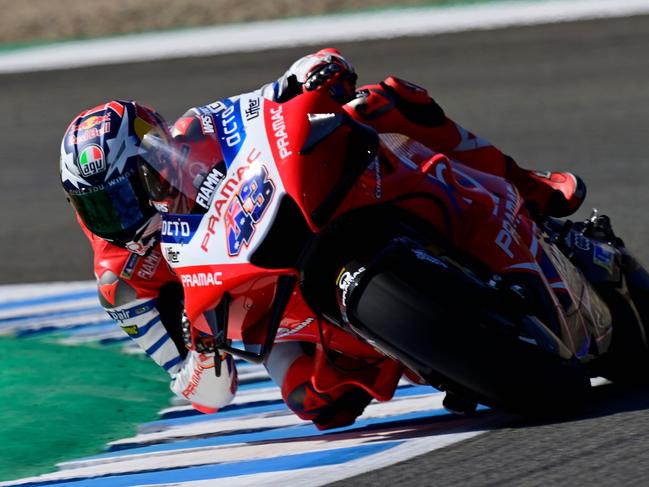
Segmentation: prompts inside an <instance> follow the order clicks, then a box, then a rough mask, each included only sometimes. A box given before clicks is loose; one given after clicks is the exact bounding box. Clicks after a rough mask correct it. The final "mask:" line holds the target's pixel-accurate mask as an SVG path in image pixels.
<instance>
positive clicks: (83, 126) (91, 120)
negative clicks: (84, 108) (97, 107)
mask: <svg viewBox="0 0 649 487" xmlns="http://www.w3.org/2000/svg"><path fill="white" fill-rule="evenodd" d="M103 123H110V112H108V113H107V114H106V115H100V116H97V115H93V116H91V117H88V118H86V119H85V120H82V121H81V122H79V125H78V126H77V130H78V131H81V130H90V129H91V128H93V127H96V126H97V125H100V124H103Z"/></svg>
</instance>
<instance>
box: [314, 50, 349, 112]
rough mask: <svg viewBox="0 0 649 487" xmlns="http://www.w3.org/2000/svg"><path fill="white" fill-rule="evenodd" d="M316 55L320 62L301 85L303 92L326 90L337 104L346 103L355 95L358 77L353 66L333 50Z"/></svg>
mask: <svg viewBox="0 0 649 487" xmlns="http://www.w3.org/2000/svg"><path fill="white" fill-rule="evenodd" d="M318 55H320V56H321V57H320V61H321V62H319V63H318V64H316V65H315V66H313V67H312V68H311V69H310V70H309V73H308V74H307V76H306V79H305V81H304V83H303V84H302V86H303V88H304V91H316V90H327V91H328V92H329V94H330V95H331V97H332V98H333V99H334V100H336V101H337V102H339V103H341V104H342V103H347V102H348V101H349V100H351V99H352V98H353V97H354V94H355V93H356V79H357V78H358V76H357V75H356V73H355V72H354V68H353V66H352V65H351V64H349V63H348V62H347V61H346V60H345V59H344V58H343V57H342V56H340V55H339V53H337V51H334V50H333V49H332V50H325V49H323V50H322V51H320V52H318V53H317V54H316V56H318Z"/></svg>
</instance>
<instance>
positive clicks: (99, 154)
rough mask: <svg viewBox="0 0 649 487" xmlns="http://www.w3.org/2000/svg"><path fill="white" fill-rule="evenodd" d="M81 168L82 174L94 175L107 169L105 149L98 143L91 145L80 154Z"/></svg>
mask: <svg viewBox="0 0 649 487" xmlns="http://www.w3.org/2000/svg"><path fill="white" fill-rule="evenodd" d="M79 169H81V175H82V176H92V175H93V174H97V173H99V172H101V171H104V170H105V169H106V160H105V158H104V151H103V150H102V148H101V147H99V146H98V145H89V146H87V147H85V148H84V149H83V151H82V152H81V155H79Z"/></svg>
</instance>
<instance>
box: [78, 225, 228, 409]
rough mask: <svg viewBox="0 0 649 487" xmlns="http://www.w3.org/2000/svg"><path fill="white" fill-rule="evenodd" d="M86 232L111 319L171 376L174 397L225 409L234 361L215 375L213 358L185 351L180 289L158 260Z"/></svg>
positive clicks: (101, 298)
mask: <svg viewBox="0 0 649 487" xmlns="http://www.w3.org/2000/svg"><path fill="white" fill-rule="evenodd" d="M84 231H85V233H86V235H87V236H88V238H89V239H90V242H91V244H92V247H93V251H94V253H95V274H96V276H97V285H98V291H99V301H100V304H101V305H102V306H103V307H104V309H105V310H106V312H107V313H108V314H109V316H110V317H111V318H113V320H115V322H116V324H117V325H118V326H120V327H121V328H122V330H123V331H124V332H125V333H126V334H127V335H128V336H129V337H130V338H131V339H132V340H133V341H134V342H135V343H137V345H138V346H139V347H140V348H141V349H142V350H143V351H144V352H145V353H146V354H147V355H148V356H149V357H151V359H152V360H153V361H154V362H155V363H156V364H158V365H159V366H160V367H162V368H163V369H164V370H165V371H166V372H167V373H168V374H169V375H170V376H171V385H170V387H171V390H172V391H173V392H174V393H175V394H176V395H177V396H179V397H182V398H184V399H186V400H188V401H190V402H191V403H192V405H193V406H194V407H195V408H196V409H199V410H200V411H203V412H214V411H215V410H216V409H219V408H222V407H223V406H225V405H227V404H228V403H229V402H230V401H231V400H232V398H233V397H234V394H235V392H236V388H237V371H236V368H235V365H234V362H233V360H232V358H231V357H230V356H227V357H226V358H225V361H226V364H223V365H224V366H222V367H221V375H220V376H219V377H217V376H216V374H215V373H214V355H213V354H199V353H197V352H194V351H187V349H186V348H185V346H184V344H183V340H182V336H181V335H182V334H181V328H180V314H181V310H182V288H181V286H180V284H179V283H178V282H177V281H176V280H175V277H174V276H173V275H172V274H171V273H169V272H168V271H167V270H166V264H165V263H164V261H163V259H162V256H160V255H158V257H159V258H160V260H159V261H157V263H155V262H153V260H150V261H148V262H147V261H146V260H147V258H148V257H139V256H137V255H135V254H131V253H130V252H128V251H127V250H125V249H121V248H118V247H115V246H113V245H111V244H109V243H108V242H106V241H105V240H102V239H100V238H98V237H96V236H94V235H92V234H91V233H90V232H88V231H87V229H85V228H84ZM154 252H155V250H154Z"/></svg>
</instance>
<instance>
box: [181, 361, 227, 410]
mask: <svg viewBox="0 0 649 487" xmlns="http://www.w3.org/2000/svg"><path fill="white" fill-rule="evenodd" d="M214 357H215V356H214V354H213V353H198V352H196V351H194V350H191V351H190V352H189V353H188V354H187V357H186V358H185V359H184V361H183V364H182V366H181V368H180V370H179V371H178V372H177V373H176V374H174V375H173V377H172V381H171V390H172V391H173V392H174V394H176V395H177V396H179V397H183V398H185V399H187V400H188V401H190V402H191V403H192V406H193V407H194V408H195V409H197V410H199V411H201V412H204V413H215V412H216V411H217V410H218V409H220V408H222V407H224V406H227V405H228V404H229V403H230V402H231V401H232V399H233V398H234V395H235V393H236V392H237V385H238V380H237V369H236V367H235V364H234V360H233V359H232V356H231V355H228V354H225V355H223V356H221V357H218V358H217V360H222V363H221V373H220V375H219V376H217V375H216V373H215V371H214Z"/></svg>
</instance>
